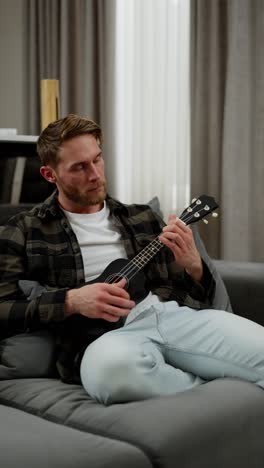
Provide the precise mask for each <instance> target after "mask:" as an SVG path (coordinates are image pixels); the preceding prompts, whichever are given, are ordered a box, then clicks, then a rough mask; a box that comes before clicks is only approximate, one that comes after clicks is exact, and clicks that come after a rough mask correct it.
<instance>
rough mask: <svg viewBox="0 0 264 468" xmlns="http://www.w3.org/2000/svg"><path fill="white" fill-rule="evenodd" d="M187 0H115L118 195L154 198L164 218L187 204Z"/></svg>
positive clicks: (142, 199) (137, 199)
mask: <svg viewBox="0 0 264 468" xmlns="http://www.w3.org/2000/svg"><path fill="white" fill-rule="evenodd" d="M189 17H190V4H189V1H188V0H177V1H175V0H168V1H166V2H164V0H144V2H142V1H140V0H126V1H125V2H124V1H123V0H118V1H117V57H118V59H117V69H116V76H117V88H118V91H117V113H116V117H117V125H116V127H117V159H118V174H117V186H116V193H117V196H118V197H119V198H121V199H122V200H123V201H124V202H126V203H131V202H136V203H146V202H147V201H148V200H150V198H152V197H154V196H155V195H157V196H158V197H159V199H160V203H161V208H162V211H163V213H164V218H165V219H167V217H168V215H169V214H170V213H172V212H174V213H176V214H178V215H179V214H180V212H181V211H182V209H183V208H185V206H186V204H187V203H189V197H190V174H189V173H190V147H189V142H190V97H189V46H190V41H189V33H190V21H189Z"/></svg>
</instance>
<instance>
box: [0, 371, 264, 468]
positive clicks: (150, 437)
mask: <svg viewBox="0 0 264 468" xmlns="http://www.w3.org/2000/svg"><path fill="white" fill-rule="evenodd" d="M0 404H4V405H9V406H14V407H16V408H18V409H22V410H24V411H26V412H28V413H33V414H35V415H37V416H39V417H42V418H44V419H47V420H50V421H53V422H55V423H59V424H62V425H66V426H68V427H72V428H76V429H78V430H80V431H84V432H89V433H91V434H98V435H100V436H102V437H109V438H113V439H116V440H120V441H123V442H127V443H129V444H131V445H134V446H136V447H138V448H139V449H140V450H141V451H142V452H144V453H145V455H146V456H147V458H149V459H150V460H151V461H152V463H153V466H157V467H158V466H162V467H168V468H169V467H171V468H172V467H175V466H176V464H177V466H180V467H181V468H187V467H188V468H192V467H196V468H197V467H203V468H211V467H212V466H214V467H223V466H225V468H233V467H234V466H239V467H240V468H244V467H247V468H248V467H249V466H254V468H262V467H263V460H264V446H263V434H264V392H263V390H262V389H260V388H258V387H257V386H255V385H253V384H250V383H248V382H244V381H240V380H238V379H218V380H215V381H212V382H208V383H206V384H204V385H201V386H199V387H196V388H194V389H191V390H189V391H186V392H183V393H179V394H178V395H175V396H169V397H161V398H155V399H149V400H145V401H139V402H132V403H126V404H116V405H112V406H107V407H106V406H103V405H100V404H98V403H96V402H94V401H92V400H91V399H90V398H89V397H88V396H87V394H86V393H85V392H84V390H83V388H82V387H81V386H77V385H66V384H63V383H62V382H60V381H59V380H56V379H21V380H9V381H7V380H6V381H1V382H0Z"/></svg>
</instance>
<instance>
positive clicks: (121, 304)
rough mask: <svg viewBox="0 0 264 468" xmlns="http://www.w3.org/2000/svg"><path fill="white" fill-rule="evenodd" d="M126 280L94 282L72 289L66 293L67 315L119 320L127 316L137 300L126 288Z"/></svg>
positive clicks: (112, 320) (110, 320)
mask: <svg viewBox="0 0 264 468" xmlns="http://www.w3.org/2000/svg"><path fill="white" fill-rule="evenodd" d="M125 285H126V280H125V279H122V280H120V281H119V282H118V283H114V284H108V283H94V284H87V285H85V286H82V287H81V288H79V289H70V290H69V291H68V292H67V294H66V300H65V315H66V316H67V317H68V316H70V315H72V314H81V315H84V316H85V317H89V318H94V319H103V320H106V321H108V322H117V321H118V320H119V318H120V317H126V316H127V315H128V314H129V312H130V311H131V309H132V308H133V307H134V306H135V302H134V301H131V300H130V297H129V294H128V292H127V291H126V290H125V289H124V287H125Z"/></svg>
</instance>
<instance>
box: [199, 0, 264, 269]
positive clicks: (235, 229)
mask: <svg viewBox="0 0 264 468" xmlns="http://www.w3.org/2000/svg"><path fill="white" fill-rule="evenodd" d="M191 7H192V11H191V15H192V34H191V63H192V66H191V84H192V98H191V112H192V121H191V122H192V125H191V127H192V131H191V168H192V170H191V193H192V195H197V192H198V193H200V192H207V193H209V194H210V195H213V196H215V197H216V199H217V201H219V204H220V218H219V219H218V220H217V221H216V222H215V221H214V222H212V223H211V224H210V227H209V229H208V230H207V232H205V229H202V235H203V237H204V239H205V241H206V245H207V247H208V250H209V252H210V254H211V255H212V256H213V257H215V258H224V259H227V260H228V259H229V260H245V261H263V260H264V246H263V241H262V237H263V230H264V219H263V208H262V203H263V202H262V200H263V196H264V185H263V173H264V157H263V149H264V148H263V146H264V132H263V124H264V114H263V105H264V80H263V76H264V63H263V51H262V49H263V41H264V3H263V2H262V1H261V0H229V1H228V0H219V1H215V2H211V1H210V0H193V1H192V3H191Z"/></svg>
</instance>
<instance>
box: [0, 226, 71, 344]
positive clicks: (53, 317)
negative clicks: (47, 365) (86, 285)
mask: <svg viewBox="0 0 264 468" xmlns="http://www.w3.org/2000/svg"><path fill="white" fill-rule="evenodd" d="M25 237H26V234H25V233H24V232H23V231H22V230H21V229H20V228H19V227H15V226H2V227H0V334H1V335H2V336H6V335H10V334H14V333H21V332H23V331H26V330H32V329H37V328H38V327H40V326H41V325H43V324H48V323H51V322H59V321H62V320H64V318H65V315H64V303H65V295H66V292H67V288H63V289H53V290H48V288H46V287H44V289H42V292H41V294H40V295H38V296H37V297H34V298H32V299H28V297H27V296H26V295H25V294H24V292H23V291H22V289H21V288H20V287H19V281H21V280H22V281H23V280H27V273H26V266H27V257H26V253H25Z"/></svg>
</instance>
